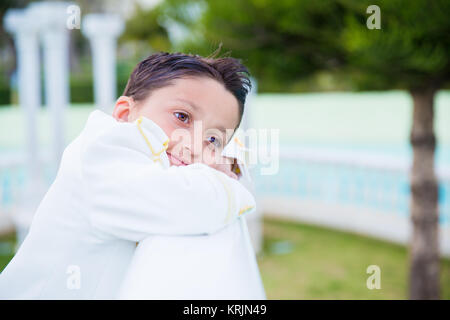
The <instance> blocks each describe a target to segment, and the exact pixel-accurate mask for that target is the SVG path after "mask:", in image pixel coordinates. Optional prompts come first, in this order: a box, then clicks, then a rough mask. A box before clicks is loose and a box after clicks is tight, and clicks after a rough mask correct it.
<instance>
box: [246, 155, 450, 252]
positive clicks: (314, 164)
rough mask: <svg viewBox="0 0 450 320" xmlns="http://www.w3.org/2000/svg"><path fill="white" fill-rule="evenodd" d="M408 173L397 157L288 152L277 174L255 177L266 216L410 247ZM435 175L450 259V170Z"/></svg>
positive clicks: (405, 163)
mask: <svg viewBox="0 0 450 320" xmlns="http://www.w3.org/2000/svg"><path fill="white" fill-rule="evenodd" d="M409 169H410V163H409V162H408V161H407V160H405V159H399V158H393V157H386V156H380V155H369V154H367V153H366V154H362V153H356V152H355V153H354V152H347V153H343V152H330V151H327V150H311V149H306V148H295V149H290V150H286V149H284V150H281V152H280V170H279V173H278V174H276V175H272V176H258V175H256V176H255V184H256V193H257V197H258V201H259V205H260V206H262V210H263V212H264V214H265V215H273V216H278V217H287V218H291V219H295V220H299V221H303V222H308V223H314V224H319V225H324V226H327V227H332V228H337V229H343V230H347V231H352V232H357V233H363V234H367V235H371V236H375V237H378V238H382V239H386V240H391V241H394V242H398V243H407V241H408V239H409V236H410V229H411V226H410V221H409V201H410V190H409ZM256 171H257V170H255V172H256ZM436 172H437V177H438V180H439V193H440V197H439V213H440V220H439V224H440V236H441V247H442V248H441V249H442V252H443V253H444V254H445V255H450V168H448V167H444V168H442V167H440V168H437V170H436Z"/></svg>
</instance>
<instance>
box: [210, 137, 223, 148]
mask: <svg viewBox="0 0 450 320" xmlns="http://www.w3.org/2000/svg"><path fill="white" fill-rule="evenodd" d="M208 142H209V143H211V144H213V145H214V146H215V147H216V148H220V147H221V146H222V143H221V142H220V140H219V139H217V138H216V137H209V138H208Z"/></svg>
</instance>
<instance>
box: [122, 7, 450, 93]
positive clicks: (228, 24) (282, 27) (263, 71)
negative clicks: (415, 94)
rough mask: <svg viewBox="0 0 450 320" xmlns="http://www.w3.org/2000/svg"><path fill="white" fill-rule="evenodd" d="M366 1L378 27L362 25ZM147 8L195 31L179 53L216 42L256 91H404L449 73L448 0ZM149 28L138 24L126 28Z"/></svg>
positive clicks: (203, 50)
mask: <svg viewBox="0 0 450 320" xmlns="http://www.w3.org/2000/svg"><path fill="white" fill-rule="evenodd" d="M373 4H376V5H378V6H379V7H380V8H381V30H369V29H368V28H367V27H366V20H367V18H368V17H369V15H370V14H367V13H366V9H367V7H368V6H369V5H373ZM189 8H197V9H199V10H189ZM153 13H154V14H155V15H156V14H158V13H159V14H160V15H161V16H163V17H165V19H166V20H167V19H171V20H172V21H176V22H177V23H179V24H182V25H184V26H185V27H186V28H187V29H189V30H190V31H191V32H192V33H193V34H195V37H193V38H189V39H186V41H184V42H183V44H182V45H181V48H182V51H184V52H195V53H198V54H202V55H209V54H210V53H211V52H212V51H214V50H215V49H216V48H217V46H218V45H219V43H223V48H224V49H225V50H226V51H228V52H231V54H232V55H233V56H234V57H238V58H241V59H242V60H243V62H244V63H245V64H246V65H247V66H249V68H250V71H251V72H252V73H253V75H254V76H255V77H256V78H257V79H258V80H259V89H260V90H261V91H267V90H268V91H298V90H304V89H306V90H309V89H314V88H319V89H320V88H330V87H331V88H337V89H352V88H354V89H365V90H367V89H391V88H406V89H411V88H414V87H421V86H428V85H437V86H442V85H443V84H445V83H446V82H447V81H448V79H449V77H450V63H449V56H450V55H449V50H450V19H449V18H448V17H449V16H450V2H449V1H448V0H436V1H433V2H429V1H426V0H414V1H406V0H377V1H374V0H370V1H368V0H321V1H309V0H226V1H224V0H216V1H211V0H203V1H198V0H166V1H165V2H163V4H162V5H160V6H159V7H158V10H157V11H154V12H153ZM193 13H194V14H193ZM139 14H140V15H142V16H143V17H145V14H143V13H139ZM152 17H153V18H152V19H154V20H158V19H157V18H154V16H152ZM133 20H135V22H136V23H137V24H138V23H140V22H138V21H139V20H138V19H133ZM154 20H152V21H154ZM149 21H150V20H149ZM137 30H141V32H140V33H139V32H138V31H137ZM146 30H147V31H146ZM151 30H152V29H151V28H148V27H146V24H144V22H142V24H141V26H137V25H135V26H134V27H133V29H131V27H130V29H129V32H130V33H137V34H139V37H140V39H143V38H151V37H153V35H151V34H152V31H151ZM155 48H156V47H155ZM158 49H160V50H164V49H163V48H162V47H158ZM324 78H325V79H327V80H326V81H325V82H326V85H325V86H324V85H323V83H322V82H323V79H324Z"/></svg>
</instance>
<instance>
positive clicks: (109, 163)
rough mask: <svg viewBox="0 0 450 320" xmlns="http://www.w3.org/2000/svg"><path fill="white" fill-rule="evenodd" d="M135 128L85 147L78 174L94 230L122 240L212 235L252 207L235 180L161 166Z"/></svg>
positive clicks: (193, 168) (204, 169) (199, 167)
mask: <svg viewBox="0 0 450 320" xmlns="http://www.w3.org/2000/svg"><path fill="white" fill-rule="evenodd" d="M146 148H147V146H146V144H145V143H143V141H142V136H141V135H140V134H139V132H138V129H137V128H136V126H135V125H134V124H131V123H126V124H120V125H118V126H114V128H112V129H109V130H106V131H105V132H103V133H102V134H101V135H99V136H98V137H96V138H95V139H93V141H90V142H88V143H87V144H86V146H85V147H84V150H83V151H82V154H81V170H82V175H83V179H84V181H85V183H86V184H85V187H86V188H87V192H88V196H89V197H90V203H91V211H90V212H89V214H88V216H89V219H90V221H91V223H92V225H93V226H94V227H96V228H97V229H99V230H101V231H102V232H104V233H106V234H108V235H110V236H114V237H118V238H123V239H129V240H132V241H140V240H141V239H143V238H145V237H147V236H148V235H151V234H172V235H189V234H191V235H192V234H205V233H213V232H215V231H217V230H219V229H220V228H222V227H223V226H225V225H226V224H228V223H230V222H232V221H233V220H234V219H235V218H237V217H238V216H239V215H240V214H245V213H247V212H248V211H251V209H252V208H253V207H254V206H255V200H254V198H253V196H252V195H251V193H250V192H249V191H248V190H247V189H246V188H245V187H244V186H242V185H241V184H240V183H239V182H238V181H237V180H235V179H232V178H230V177H228V176H227V175H225V174H224V173H222V172H219V171H217V170H214V169H212V168H210V167H208V166H206V165H204V164H200V163H197V164H192V165H188V166H180V167H177V166H171V167H169V168H166V169H165V168H163V167H162V166H161V165H160V164H159V163H158V162H154V161H153V160H152V159H150V158H149V155H148V150H147V149H146Z"/></svg>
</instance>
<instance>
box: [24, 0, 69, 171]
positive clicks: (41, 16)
mask: <svg viewBox="0 0 450 320" xmlns="http://www.w3.org/2000/svg"><path fill="white" fill-rule="evenodd" d="M71 4H72V3H64V2H37V3H32V4H30V5H29V9H28V10H29V11H30V14H31V15H32V16H33V19H35V20H36V21H38V22H39V26H40V31H41V36H42V41H43V55H44V71H45V72H44V79H45V103H46V105H47V107H48V108H49V114H50V116H51V123H52V139H53V143H52V145H53V146H52V149H53V162H54V164H53V165H54V168H57V167H58V166H59V162H60V160H61V156H62V153H63V151H64V147H65V139H64V127H65V125H64V117H65V110H66V108H67V107H68V105H69V50H68V48H69V34H68V31H69V30H68V29H67V27H66V21H67V17H68V15H67V7H68V6H69V5H71Z"/></svg>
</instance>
